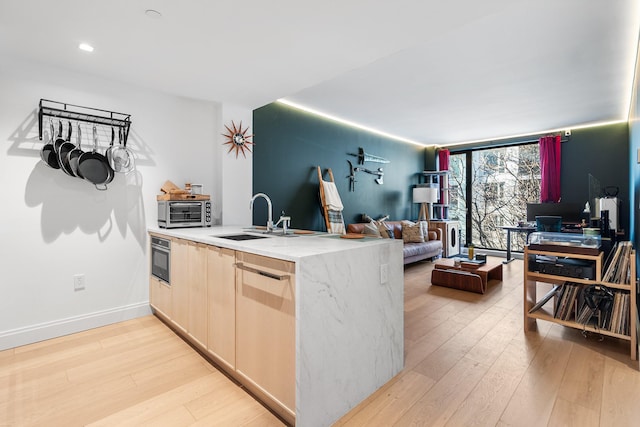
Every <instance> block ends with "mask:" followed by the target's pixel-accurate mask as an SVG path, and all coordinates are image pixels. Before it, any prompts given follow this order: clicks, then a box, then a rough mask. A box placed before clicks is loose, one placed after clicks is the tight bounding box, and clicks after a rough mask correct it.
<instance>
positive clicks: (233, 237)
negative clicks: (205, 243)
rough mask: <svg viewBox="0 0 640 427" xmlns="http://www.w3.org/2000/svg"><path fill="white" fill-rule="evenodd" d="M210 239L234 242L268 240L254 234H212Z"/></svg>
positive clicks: (265, 237)
mask: <svg viewBox="0 0 640 427" xmlns="http://www.w3.org/2000/svg"><path fill="white" fill-rule="evenodd" d="M211 237H219V238H221V239H229V240H236V241H240V240H255V239H268V237H267V236H256V235H255V234H245V233H242V234H227V235H223V236H220V235H216V234H212V235H211Z"/></svg>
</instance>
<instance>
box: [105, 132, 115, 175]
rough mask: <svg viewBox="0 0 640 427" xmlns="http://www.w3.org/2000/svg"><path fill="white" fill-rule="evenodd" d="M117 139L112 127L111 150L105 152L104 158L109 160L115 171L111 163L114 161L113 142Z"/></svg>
mask: <svg viewBox="0 0 640 427" xmlns="http://www.w3.org/2000/svg"><path fill="white" fill-rule="evenodd" d="M115 138H116V134H115V132H114V131H113V126H111V144H109V148H107V151H105V152H104V156H105V157H106V158H107V162H109V166H111V169H113V163H112V161H111V159H112V156H111V155H112V154H113V147H114V145H113V140H114V139H115Z"/></svg>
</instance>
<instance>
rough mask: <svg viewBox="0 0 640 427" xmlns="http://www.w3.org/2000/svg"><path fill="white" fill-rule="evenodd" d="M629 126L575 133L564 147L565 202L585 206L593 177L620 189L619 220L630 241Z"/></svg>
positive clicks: (563, 177) (563, 192) (563, 194)
mask: <svg viewBox="0 0 640 427" xmlns="http://www.w3.org/2000/svg"><path fill="white" fill-rule="evenodd" d="M628 159H629V127H628V125H627V123H619V124H614V125H607V126H598V127H592V128H585V129H577V130H574V131H572V135H571V140H570V141H569V142H565V143H563V144H562V169H561V176H560V180H561V183H560V185H561V195H562V201H565V202H578V203H582V204H584V203H585V202H586V201H587V200H588V199H589V174H591V175H593V176H594V177H595V178H597V179H598V180H599V181H600V184H601V185H602V187H603V188H604V187H607V186H616V187H619V189H620V191H619V193H618V200H619V203H620V206H619V214H618V215H619V220H620V224H621V228H623V229H624V230H625V234H626V238H627V239H628V238H629V225H630V222H629V205H630V203H631V201H630V200H631V199H630V197H629V161H628Z"/></svg>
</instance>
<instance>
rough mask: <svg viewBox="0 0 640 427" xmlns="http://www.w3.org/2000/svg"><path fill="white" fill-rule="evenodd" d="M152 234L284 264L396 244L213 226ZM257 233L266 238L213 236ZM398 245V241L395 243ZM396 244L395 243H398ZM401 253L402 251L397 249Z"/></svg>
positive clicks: (159, 230) (160, 230)
mask: <svg viewBox="0 0 640 427" xmlns="http://www.w3.org/2000/svg"><path fill="white" fill-rule="evenodd" d="M147 230H148V231H149V232H151V233H157V234H163V235H165V236H170V237H176V238H179V239H186V240H192V241H195V242H200V243H205V244H208V245H215V246H218V247H223V248H229V249H233V250H238V251H244V252H249V253H254V254H256V255H263V256H268V257H272V258H279V259H284V260H287V261H293V262H295V261H299V260H301V259H303V258H305V257H310V256H316V255H321V254H328V253H334V252H340V251H347V250H352V249H356V248H362V247H364V246H371V245H387V244H394V242H396V241H395V240H393V239H380V238H376V237H365V238H362V239H343V238H340V236H339V235H335V234H327V233H323V232H316V233H314V234H296V235H294V236H287V237H283V236H278V235H269V234H265V233H264V232H262V231H261V230H256V229H252V227H249V226H248V227H244V228H243V227H241V226H213V227H206V228H169V229H166V228H160V227H148V229H147ZM241 233H246V234H256V235H260V236H267V238H265V239H255V240H241V241H235V240H229V239H224V238H221V237H216V236H224V235H230V234H241ZM397 242H400V243H401V241H400V240H398V241H397ZM397 242H396V244H397ZM400 250H401V249H400Z"/></svg>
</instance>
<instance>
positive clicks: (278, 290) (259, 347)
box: [236, 252, 296, 417]
mask: <svg viewBox="0 0 640 427" xmlns="http://www.w3.org/2000/svg"><path fill="white" fill-rule="evenodd" d="M236 260H237V264H236V288H237V290H236V292H237V296H236V370H237V372H238V373H239V374H241V375H242V376H244V377H246V378H247V379H248V380H249V381H250V382H251V383H253V384H254V385H255V386H257V387H258V388H259V389H260V391H262V392H265V393H266V394H267V395H269V396H270V397H271V398H273V399H274V400H275V401H276V402H279V403H280V404H281V405H283V406H284V407H285V409H286V410H287V411H288V412H289V416H290V417H293V416H294V414H295V389H296V387H295V369H296V368H295V366H296V363H295V348H296V346H295V264H294V263H292V262H288V261H283V260H278V259H273V258H268V257H264V256H259V255H253V254H248V253H244V252H238V253H236Z"/></svg>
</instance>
